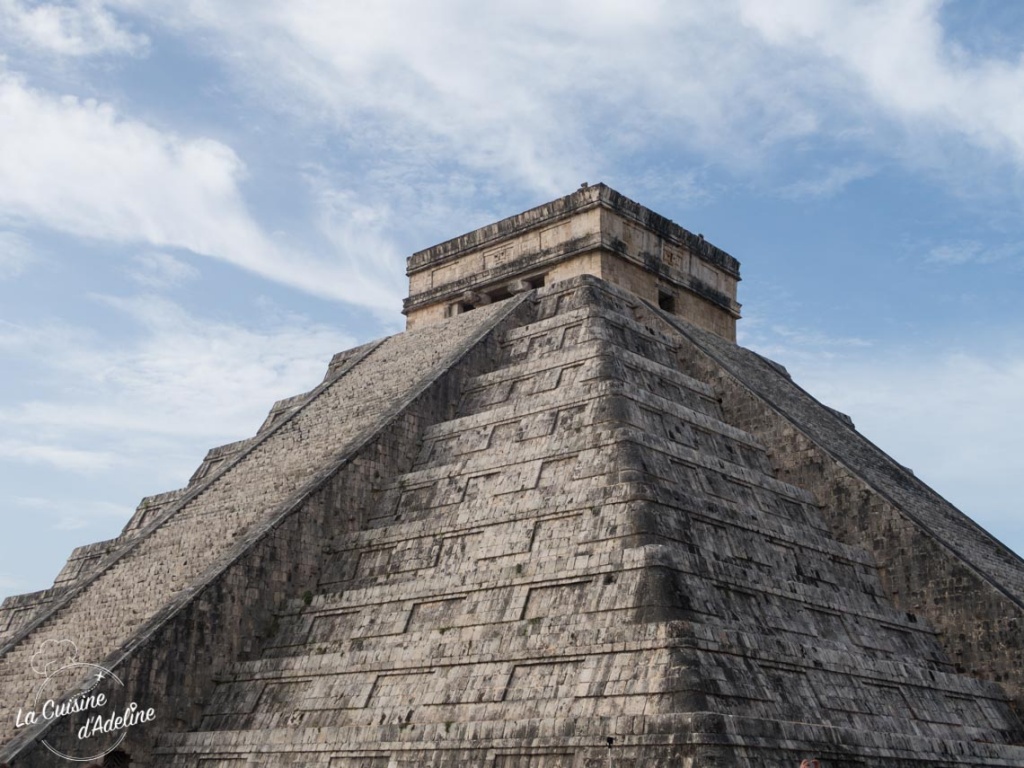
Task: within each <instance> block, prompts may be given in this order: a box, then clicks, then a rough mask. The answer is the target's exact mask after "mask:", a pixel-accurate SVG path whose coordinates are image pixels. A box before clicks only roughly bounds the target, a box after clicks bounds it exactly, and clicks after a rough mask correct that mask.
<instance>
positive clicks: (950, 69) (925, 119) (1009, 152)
mask: <svg viewBox="0 0 1024 768" xmlns="http://www.w3.org/2000/svg"><path fill="white" fill-rule="evenodd" d="M941 5H942V3H941V2H940V0H908V1H907V2H901V3H890V2H884V1H882V0H873V1H871V2H852V1H851V0H845V1H844V2H831V3H820V2H816V1H815V0H778V1H777V2H773V3H770V4H768V3H762V2H757V1H756V0H742V2H741V7H742V15H743V20H744V21H745V22H746V23H747V24H749V25H750V26H751V27H752V28H753V29H756V30H758V31H759V32H760V33H761V34H762V35H764V37H765V39H766V40H768V41H769V42H771V43H772V44H774V45H776V46H778V47H779V49H781V50H784V51H792V50H801V49H802V50H804V51H806V52H807V53H808V54H809V55H816V57H817V59H818V62H819V64H820V65H823V66H827V67H830V68H838V69H840V70H841V71H845V72H846V73H847V74H848V75H849V77H851V78H852V80H853V82H854V83H855V84H856V85H857V87H858V88H859V89H861V90H862V92H863V93H864V94H865V95H866V96H867V98H868V101H869V103H870V105H871V106H872V108H873V109H875V110H878V111H880V112H881V113H882V114H884V115H885V116H887V117H888V118H890V119H892V120H895V121H897V122H899V123H904V124H907V125H909V126H910V127H912V130H913V131H914V132H915V133H916V134H918V135H921V134H928V133H931V132H932V131H933V130H938V131H940V132H949V133H953V134H955V135H956V136H957V137H958V138H959V139H961V140H964V139H965V140H967V141H968V142H970V143H972V144H974V145H975V146H977V147H980V148H982V149H985V150H990V151H992V152H994V153H996V154H997V155H999V156H1006V157H1008V158H1009V159H1010V160H1012V162H1014V163H1015V164H1016V165H1018V166H1022V165H1024V61H1022V60H1020V59H1015V60H1000V59H995V58H984V57H980V56H972V55H969V54H968V53H967V52H965V51H964V50H963V49H962V48H960V47H959V46H957V45H955V44H954V43H953V42H951V41H950V40H949V39H948V37H947V36H946V34H945V32H944V30H943V28H942V26H941V24H940V23H939V18H938V17H939V10H940V8H941ZM861 101H863V100H862V99H858V102H861Z"/></svg>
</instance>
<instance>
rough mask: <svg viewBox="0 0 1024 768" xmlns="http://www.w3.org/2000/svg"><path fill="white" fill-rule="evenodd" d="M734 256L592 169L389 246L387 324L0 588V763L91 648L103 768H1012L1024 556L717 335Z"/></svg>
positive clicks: (66, 744) (43, 740)
mask: <svg viewBox="0 0 1024 768" xmlns="http://www.w3.org/2000/svg"><path fill="white" fill-rule="evenodd" d="M738 268H739V265H738V263H736V262H735V260H734V259H732V258H731V257H730V256H728V255H727V254H725V253H723V252H722V251H719V250H718V249H716V248H714V247H713V246H711V245H710V244H708V243H706V242H705V241H704V240H703V238H700V237H699V236H694V235H692V234H691V233H688V232H686V231H685V230H683V229H681V228H680V227H678V226H676V225H675V224H672V223H671V222H669V221H668V220H666V219H663V218H661V217H659V216H657V215H656V214H653V213H652V212H650V211H648V210H647V209H645V208H643V207H642V206H639V205H638V204H636V203H634V202H632V201H630V200H628V199H626V198H624V197H622V196H621V195H619V194H618V193H616V192H614V191H613V190H610V189H609V188H607V187H605V186H603V185H598V186H594V187H587V188H583V189H581V190H580V191H578V192H576V193H574V194H572V195H569V196H567V197H565V198H562V199H560V200H557V201H554V202H552V203H549V204H547V205H545V206H541V207H539V208H536V209H533V210H531V211H528V212H526V213H524V214H520V215H519V216H515V217H512V218H510V219H506V220H504V221H502V222H498V223H497V224H493V225H490V226H489V227H485V228H483V229H481V230H477V231H476V232H474V233H470V234H468V235H465V236H463V237H461V238H457V239H456V240H452V241H449V242H447V243H443V244H441V245H439V246H435V247H434V248H432V249H429V250H427V251H423V252H420V253H418V254H415V255H414V256H413V257H412V258H411V259H410V261H409V272H410V285H411V292H410V297H409V299H408V300H407V302H406V309H405V311H406V314H407V315H408V318H409V327H410V329H409V330H408V331H406V332H405V333H403V334H399V335H397V336H393V337H390V338H387V339H384V340H382V341H379V342H375V343H372V344H368V345H366V346H364V347H360V348H357V349H354V350H350V351H349V352H345V353H341V354H340V355H338V356H336V357H335V359H334V360H333V361H332V362H331V364H330V367H329V370H328V373H327V376H326V378H325V380H324V382H323V384H321V385H320V386H319V387H317V388H316V389H314V390H313V391H311V392H309V393H306V394H304V395H300V396H298V397H295V398H291V399H289V400H285V401H281V402H279V403H277V404H276V405H275V406H274V408H273V409H272V410H271V413H270V415H269V417H268V419H267V421H266V423H265V424H264V425H263V427H262V428H261V430H260V432H259V433H258V434H257V435H256V436H255V437H254V438H251V439H249V440H245V441H242V442H240V443H235V444H232V445H229V446H223V447H221V448H217V449H214V450H213V451H211V452H210V454H209V455H208V456H207V459H206V460H205V461H204V463H203V465H202V466H201V467H200V468H199V469H198V470H197V472H196V474H195V475H194V476H193V478H192V481H191V482H190V484H189V486H188V488H186V489H184V490H182V491H177V492H173V493H170V494H162V495H160V496H156V497H151V498H150V499H147V500H144V501H143V503H142V504H141V505H140V507H139V511H138V512H137V514H136V516H135V517H134V518H133V519H132V521H130V522H129V524H128V525H127V526H126V528H125V531H124V533H123V534H122V535H121V537H119V538H118V539H116V540H114V541H111V542H103V543H100V544H96V545H91V546H89V547H84V548H81V549H79V550H76V552H75V553H74V554H73V555H72V558H71V560H69V563H68V566H67V567H66V568H65V569H64V571H62V573H61V575H60V576H59V577H58V579H57V581H56V582H55V586H54V587H53V588H51V589H50V590H47V591H45V592H43V593H36V594H34V595H26V596H20V597H17V598H10V599H9V600H8V601H6V602H5V603H4V606H3V608H2V613H0V630H2V631H3V633H4V634H3V635H2V636H0V637H2V639H0V642H2V643H3V645H2V647H0V707H2V709H0V735H2V738H0V743H4V744H5V746H4V747H3V750H2V751H0V758H2V759H5V760H10V761H11V762H12V765H14V766H51V765H65V764H67V758H65V757H60V756H59V755H58V754H57V753H62V754H64V755H71V756H82V755H84V754H85V752H87V751H88V749H87V747H89V740H88V739H85V740H83V739H82V738H81V737H80V733H79V732H78V728H79V727H80V726H81V724H82V723H83V722H85V721H84V720H82V719H81V718H82V717H83V715H77V714H70V715H67V716H65V717H63V718H55V719H52V720H48V721H41V722H38V723H35V724H25V725H22V726H21V727H16V725H15V724H16V719H17V718H18V715H19V711H21V710H28V709H30V708H31V706H32V705H33V702H37V701H38V698H39V694H38V691H39V690H44V691H45V692H47V693H48V694H49V693H53V694H54V695H55V696H56V698H57V699H59V696H57V695H56V694H72V693H76V692H79V691H86V689H88V688H89V686H90V684H89V683H88V682H87V681H86V680H85V678H86V677H87V676H86V675H85V674H84V673H85V672H88V671H91V670H93V669H94V668H101V669H103V670H107V671H109V672H110V673H112V674H113V675H116V678H117V685H116V686H114V684H113V683H109V685H110V686H111V687H110V689H109V691H110V693H111V698H112V699H116V700H117V703H118V704H117V705H118V706H123V705H125V704H126V703H127V702H136V703H137V704H138V705H139V706H140V707H141V708H143V709H145V708H151V709H152V710H153V712H154V718H153V719H152V720H149V721H147V722H144V723H139V724H133V725H131V726H130V727H126V728H123V729H121V730H120V731H119V732H118V733H117V734H116V735H118V736H120V737H121V739H120V740H117V739H112V738H110V739H108V741H106V742H104V743H103V744H102V745H98V746H97V748H98V747H100V746H102V749H98V751H102V752H104V753H105V756H103V757H100V758H98V759H97V762H98V763H101V764H102V761H103V760H105V761H106V763H105V764H107V765H126V764H131V765H147V766H150V765H151V766H170V767H171V768H243V767H245V768H249V767H250V766H322V767H323V768H399V767H402V768H411V767H412V766H424V767H425V766H436V767H438V768H440V767H441V766H480V767H481V768H482V767H484V766H486V767H487V768H492V767H493V768H556V767H557V768H604V766H609V765H611V766H617V767H618V768H640V767H641V766H658V767H663V768H668V767H669V766H672V767H673V768H675V767H677V766H685V767H686V768H706V767H709V766H742V767H744V768H746V767H753V766H792V768H797V767H798V766H800V764H801V761H803V760H815V759H816V760H818V761H819V764H820V765H821V766H822V768H839V767H842V768H852V766H882V765H885V766H907V767H909V766H915V767H923V766H1016V767H1017V768H1020V766H1024V746H1022V745H1024V727H1022V725H1021V721H1020V719H1019V717H1018V714H1017V713H1018V712H1019V711H1020V708H1021V705H1022V704H1024V684H1022V683H1024V672H1022V669H1024V663H1022V662H1024V659H1022V650H1024V635H1022V626H1024V621H1021V617H1022V614H1024V562H1022V561H1021V559H1020V558H1018V557H1017V556H1016V555H1014V554H1013V553H1012V552H1010V551H1009V550H1008V549H1007V548H1006V547H1004V546H1003V545H1002V544H1000V543H999V542H998V541H996V540H995V539H993V538H992V537H991V536H990V535H989V534H987V533H986V532H985V531H984V530H982V529H981V528H980V527H978V526H977V525H975V524H974V523H973V522H972V521H971V520H970V519H969V518H967V517H966V516H964V515H963V514H962V513H960V512H959V511H958V510H956V509H954V508H953V507H952V506H950V505H949V504H948V503H947V502H945V501H944V500H942V499H941V498H940V497H939V496H937V495H936V494H935V493H934V492H933V491H931V490H930V489H929V488H927V487H926V486H925V485H923V484H922V483H921V482H920V481H918V480H917V479H915V478H914V476H913V474H912V473H911V472H909V471H908V470H906V469H905V468H904V467H902V466H901V465H899V464H898V463H896V462H895V461H893V460H892V459H890V458H889V457H888V456H886V455H885V454H884V453H883V452H882V451H880V450H879V449H878V448H877V447H875V446H874V445H872V444H871V443H870V442H869V441H868V440H866V439H865V438H864V437H862V436H861V435H859V434H858V433H857V432H856V430H855V429H854V427H853V424H852V422H851V421H850V419H849V418H848V417H846V416H844V415H843V414H840V413H838V412H836V411H833V410H831V409H829V408H828V407H826V406H824V405H822V404H820V403H818V402H817V401H816V400H814V399H813V398H812V397H811V396H810V395H808V394H807V393H806V392H805V391H803V390H802V389H801V388H800V387H799V386H798V385H797V384H795V383H794V382H793V381H792V380H791V379H790V378H789V376H788V375H787V373H786V371H785V369H783V368H782V367H781V366H779V365H778V364H776V363H773V362H771V361H769V360H766V359H765V358H762V357H759V356H758V355H757V354H755V353H753V352H751V351H749V350H745V349H743V348H741V347H738V346H736V344H735V343H734V342H733V337H734V330H735V321H736V318H737V317H738V314H739V305H738V304H737V303H736V301H735V286H736V282H737V280H738V277H739V272H738ZM46 641H51V642H49V643H47V642H46ZM68 641H70V642H72V643H74V654H73V655H74V660H72V661H74V663H68V662H69V659H68V658H65V657H67V656H69V653H70V652H69V651H68V648H69V646H68V645H67V642H68ZM48 654H49V655H48ZM62 654H63V657H62ZM54 659H55V660H54ZM75 660H77V661H75ZM90 665H92V666H90ZM54 670H64V672H62V673H59V674H58V673H56V672H54ZM94 684H95V683H93V685H94ZM91 690H93V691H95V690H98V689H91ZM104 714H106V713H105V712H104ZM94 738H95V737H94Z"/></svg>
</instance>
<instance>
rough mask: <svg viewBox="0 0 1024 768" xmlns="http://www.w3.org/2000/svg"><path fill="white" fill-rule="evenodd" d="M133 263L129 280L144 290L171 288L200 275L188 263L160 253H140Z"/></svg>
mask: <svg viewBox="0 0 1024 768" xmlns="http://www.w3.org/2000/svg"><path fill="white" fill-rule="evenodd" d="M134 261H135V268H134V269H132V270H131V272H130V275H131V278H132V280H134V281H135V282H136V283H138V284H139V285H142V286H144V287H146V288H153V289H157V290H159V289H162V288H171V287H173V286H176V285H180V284H181V283H185V282H188V281H190V280H195V279H196V278H198V277H199V274H200V273H199V270H198V269H196V268H195V267H194V266H192V265H191V264H189V263H188V262H186V261H183V260H181V259H178V258H175V257H174V256H172V255H171V254H169V253H162V252H160V251H152V252H149V253H140V254H138V255H137V256H136V257H135V259H134Z"/></svg>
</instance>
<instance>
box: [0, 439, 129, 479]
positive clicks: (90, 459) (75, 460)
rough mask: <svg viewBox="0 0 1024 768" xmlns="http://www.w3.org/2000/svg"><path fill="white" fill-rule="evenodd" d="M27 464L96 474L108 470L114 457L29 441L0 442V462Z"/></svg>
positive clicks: (99, 452) (101, 452) (100, 452)
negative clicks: (11, 461) (45, 465)
mask: <svg viewBox="0 0 1024 768" xmlns="http://www.w3.org/2000/svg"><path fill="white" fill-rule="evenodd" d="M5 459H6V460H13V461H18V462H26V463H29V464H48V465H50V466H53V467H56V468H57V469H63V470H69V471H72V472H96V471H98V470H103V469H109V468H110V467H111V466H112V465H113V464H114V457H113V455H112V454H110V453H108V452H106V451H93V450H82V449H78V448H67V447H64V446H61V445H47V444H43V443H37V442H33V441H29V440H6V439H4V440H0V460H5Z"/></svg>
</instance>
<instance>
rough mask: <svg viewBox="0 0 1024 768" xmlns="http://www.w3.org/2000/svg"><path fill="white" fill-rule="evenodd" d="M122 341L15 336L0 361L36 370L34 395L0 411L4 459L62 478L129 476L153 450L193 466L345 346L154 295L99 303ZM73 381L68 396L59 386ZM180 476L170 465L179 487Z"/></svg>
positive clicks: (320, 330) (325, 336)
mask: <svg viewBox="0 0 1024 768" xmlns="http://www.w3.org/2000/svg"><path fill="white" fill-rule="evenodd" d="M99 300H100V301H102V302H103V303H104V304H106V305H107V306H108V307H111V308H113V309H115V310H116V311H118V312H119V313H121V314H122V316H123V317H124V321H125V324H126V326H127V327H128V328H130V329H135V331H136V333H137V335H136V338H135V340H134V341H128V342H126V341H123V340H122V341H119V342H115V341H114V340H103V339H101V338H99V337H97V336H95V335H91V334H78V335H77V336H73V335H66V334H64V333H62V329H61V328H59V327H46V328H28V329H26V328H22V329H19V332H18V333H17V334H14V333H12V334H10V335H9V337H10V338H14V337H16V338H17V339H18V340H19V342H18V343H17V345H15V344H13V343H12V344H11V345H10V346H9V348H8V351H9V353H10V354H12V355H17V356H18V357H19V358H22V359H27V360H28V361H30V362H31V363H32V364H33V365H35V366H36V367H37V376H38V386H37V387H36V391H35V393H34V394H33V395H32V396H30V397H28V398H25V399H22V400H20V401H17V402H14V403H12V404H11V405H9V406H8V407H6V408H4V409H2V410H0V426H2V430H3V432H4V434H5V439H4V440H3V441H2V442H0V457H2V458H3V459H5V460H7V461H16V462H17V461H20V462H47V463H49V464H51V465H52V466H55V467H58V468H61V469H66V470H71V471H91V472H95V471H102V470H105V469H121V470H123V469H124V468H125V467H130V466H133V465H134V464H135V463H136V462H138V461H142V460H143V459H142V458H141V457H142V456H145V455H147V454H148V455H150V456H152V455H153V452H154V451H159V452H162V453H163V455H165V456H167V455H171V456H174V457H176V460H178V459H180V458H181V457H182V456H191V457H192V458H191V459H190V460H191V461H195V460H196V458H195V457H197V456H201V455H202V454H203V453H204V452H205V450H206V449H207V448H209V447H212V446H213V445H215V444H218V443H220V442H227V441H229V440H237V439H241V438H244V437H248V436H251V435H252V434H254V432H255V429H256V427H258V426H259V424H260V423H261V422H262V420H263V418H264V417H265V415H266V412H267V410H268V409H269V407H270V405H272V404H273V401H274V400H275V399H278V398H281V397H286V396H290V395H294V394H298V393H300V392H303V391H306V390H308V389H309V388H311V387H312V386H314V385H315V384H317V383H318V382H319V381H320V379H321V378H322V377H323V373H324V371H325V369H326V363H327V361H328V360H329V359H330V357H331V355H332V354H333V353H334V352H337V351H340V350H342V349H346V348H348V347H351V346H352V345H353V343H354V341H353V339H352V338H351V337H349V336H347V335H346V334H344V333H342V332H339V331H337V330H336V329H332V328H327V327H324V326H320V325H317V324H314V323H310V322H309V321H306V320H303V319H302V318H296V317H291V318H286V319H283V320H277V321H274V322H273V324H272V325H271V326H270V327H268V328H266V329H264V330H256V329H247V328H242V327H240V326H235V325H231V324H228V323H224V322H220V321H214V320H210V319H209V318H199V317H195V316H192V315H190V314H189V313H187V312H186V311H185V310H184V309H182V308H181V307H180V306H178V305H176V304H174V303H172V302H170V301H168V300H166V299H163V298H160V297H159V296H155V295H143V296H137V297H129V298H124V297H109V296H107V297H99ZM68 381H73V382H74V386H73V387H68V386H66V382H68ZM191 469H192V468H191V467H180V468H179V472H180V473H181V474H183V475H184V477H181V478H180V479H182V480H183V479H185V478H187V476H188V474H189V473H190V472H191Z"/></svg>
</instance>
